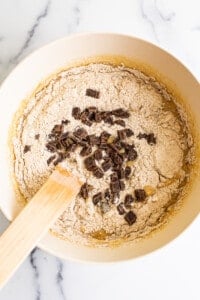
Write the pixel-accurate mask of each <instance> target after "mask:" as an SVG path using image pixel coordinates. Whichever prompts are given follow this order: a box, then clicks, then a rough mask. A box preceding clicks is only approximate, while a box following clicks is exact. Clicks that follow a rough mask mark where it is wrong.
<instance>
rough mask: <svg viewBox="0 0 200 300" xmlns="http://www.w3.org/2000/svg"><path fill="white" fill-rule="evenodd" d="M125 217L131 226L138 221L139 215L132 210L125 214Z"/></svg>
mask: <svg viewBox="0 0 200 300" xmlns="http://www.w3.org/2000/svg"><path fill="white" fill-rule="evenodd" d="M124 219H125V220H126V222H127V223H128V225H130V226H131V225H133V224H134V223H135V222H136V219H137V216H136V214H135V213H134V212H133V211H132V210H130V211H129V212H127V213H126V214H125V216H124Z"/></svg>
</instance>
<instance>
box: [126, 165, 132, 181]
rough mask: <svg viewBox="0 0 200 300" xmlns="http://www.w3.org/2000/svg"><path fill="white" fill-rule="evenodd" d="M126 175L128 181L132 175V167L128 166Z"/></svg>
mask: <svg viewBox="0 0 200 300" xmlns="http://www.w3.org/2000/svg"><path fill="white" fill-rule="evenodd" d="M124 173H125V178H126V179H128V178H129V176H130V175H131V167H128V166H127V167H126V168H125V170H124Z"/></svg>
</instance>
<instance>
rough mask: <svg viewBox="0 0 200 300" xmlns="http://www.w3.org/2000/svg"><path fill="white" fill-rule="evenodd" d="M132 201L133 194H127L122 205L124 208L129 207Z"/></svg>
mask: <svg viewBox="0 0 200 300" xmlns="http://www.w3.org/2000/svg"><path fill="white" fill-rule="evenodd" d="M133 201H134V198H133V196H132V195H130V194H127V195H126V196H125V199H124V206H125V207H126V208H131V204H132V203H133Z"/></svg>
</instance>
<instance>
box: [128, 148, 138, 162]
mask: <svg viewBox="0 0 200 300" xmlns="http://www.w3.org/2000/svg"><path fill="white" fill-rule="evenodd" d="M137 157H138V154H137V151H136V150H135V149H130V150H129V151H128V153H127V158H128V160H135V159H136V158H137Z"/></svg>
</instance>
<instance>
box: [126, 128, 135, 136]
mask: <svg viewBox="0 0 200 300" xmlns="http://www.w3.org/2000/svg"><path fill="white" fill-rule="evenodd" d="M125 132H126V136H127V137H131V136H132V135H134V133H133V130H131V129H130V128H126V129H125Z"/></svg>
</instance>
